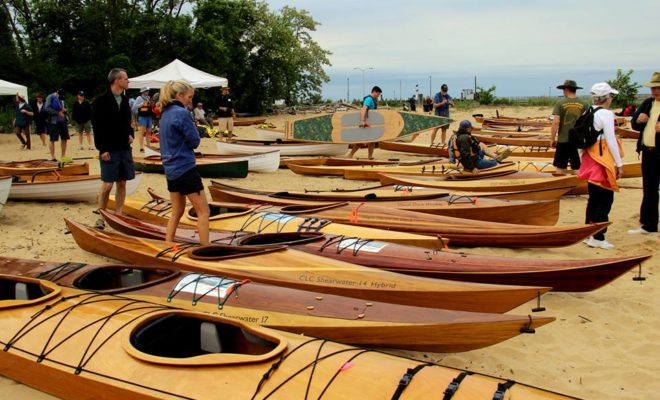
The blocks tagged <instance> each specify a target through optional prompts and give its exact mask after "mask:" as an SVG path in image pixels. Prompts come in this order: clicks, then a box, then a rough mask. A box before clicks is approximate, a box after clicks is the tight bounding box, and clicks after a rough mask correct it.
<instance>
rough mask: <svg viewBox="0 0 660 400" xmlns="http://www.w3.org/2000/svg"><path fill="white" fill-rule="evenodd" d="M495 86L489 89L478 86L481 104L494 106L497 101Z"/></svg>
mask: <svg viewBox="0 0 660 400" xmlns="http://www.w3.org/2000/svg"><path fill="white" fill-rule="evenodd" d="M495 89H496V88H495V86H491V87H489V88H488V89H485V88H483V87H481V86H477V96H478V98H479V104H483V105H487V104H493V102H494V101H495V99H496V97H495Z"/></svg>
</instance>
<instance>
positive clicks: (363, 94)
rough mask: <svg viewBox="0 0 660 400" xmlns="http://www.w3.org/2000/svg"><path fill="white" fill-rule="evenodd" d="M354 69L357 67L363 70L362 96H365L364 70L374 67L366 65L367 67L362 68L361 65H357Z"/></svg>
mask: <svg viewBox="0 0 660 400" xmlns="http://www.w3.org/2000/svg"><path fill="white" fill-rule="evenodd" d="M353 69H357V70H358V71H362V96H365V91H364V72H365V71H366V70H368V69H373V68H372V67H366V68H360V67H355V68H353Z"/></svg>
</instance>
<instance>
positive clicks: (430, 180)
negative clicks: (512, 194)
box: [379, 173, 579, 193]
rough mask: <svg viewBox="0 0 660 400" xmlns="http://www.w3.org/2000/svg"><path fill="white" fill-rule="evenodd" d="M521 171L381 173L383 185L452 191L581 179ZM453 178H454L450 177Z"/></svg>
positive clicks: (540, 185)
mask: <svg viewBox="0 0 660 400" xmlns="http://www.w3.org/2000/svg"><path fill="white" fill-rule="evenodd" d="M519 174H520V173H516V174H511V175H507V176H504V177H501V178H499V177H497V178H496V177H493V178H491V177H484V179H479V177H478V176H475V177H473V179H464V178H463V179H456V177H455V176H451V177H442V176H438V177H430V176H414V177H410V176H407V175H398V174H380V176H379V178H380V183H381V184H383V185H391V184H396V185H411V186H427V187H433V188H439V189H445V190H451V191H464V192H475V193H478V192H494V191H500V192H506V191H524V190H531V189H550V188H565V187H576V186H577V185H578V184H579V179H578V178H577V177H576V176H574V175H565V176H542V177H535V178H518V179H516V176H518V177H519V176H520V175H519ZM450 178H453V179H450Z"/></svg>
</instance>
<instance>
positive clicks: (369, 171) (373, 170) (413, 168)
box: [317, 161, 516, 181]
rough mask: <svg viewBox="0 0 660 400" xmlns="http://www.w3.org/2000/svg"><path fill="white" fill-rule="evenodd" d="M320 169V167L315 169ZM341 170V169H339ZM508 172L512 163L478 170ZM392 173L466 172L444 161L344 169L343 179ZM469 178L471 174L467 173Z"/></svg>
mask: <svg viewBox="0 0 660 400" xmlns="http://www.w3.org/2000/svg"><path fill="white" fill-rule="evenodd" d="M317 168H322V167H317ZM340 168H341V167H340ZM508 171H511V172H513V171H516V165H515V164H513V163H508V162H505V163H502V164H497V165H495V166H494V167H491V168H485V169H481V170H479V174H480V176H482V177H483V176H487V175H491V174H498V175H499V174H502V173H505V172H508ZM382 173H392V174H402V175H409V176H454V175H463V174H466V172H464V171H463V168H462V167H461V166H460V165H459V164H455V163H451V162H449V161H446V162H444V163H431V164H427V163H424V164H419V165H409V166H388V165H382V166H373V167H369V166H365V167H362V168H361V167H344V175H343V176H344V179H353V180H363V181H378V180H379V174H382ZM467 174H469V175H470V176H471V175H472V173H467Z"/></svg>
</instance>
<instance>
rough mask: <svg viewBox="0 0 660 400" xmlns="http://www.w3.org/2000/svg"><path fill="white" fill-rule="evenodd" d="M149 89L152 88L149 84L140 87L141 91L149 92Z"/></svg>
mask: <svg viewBox="0 0 660 400" xmlns="http://www.w3.org/2000/svg"><path fill="white" fill-rule="evenodd" d="M149 90H151V89H149V86H142V87H141V88H140V93H144V92H148V91H149Z"/></svg>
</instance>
